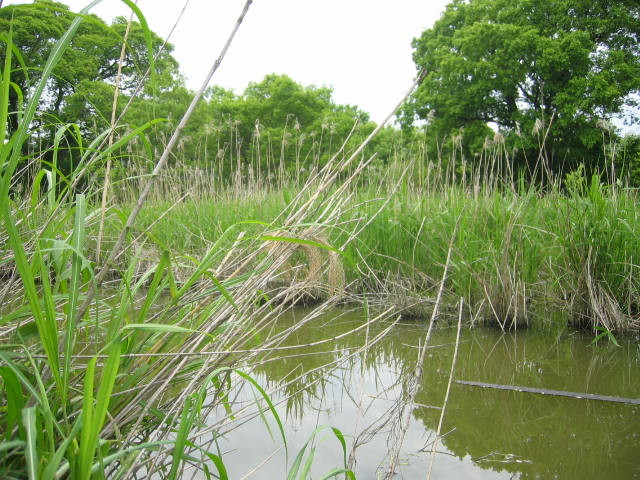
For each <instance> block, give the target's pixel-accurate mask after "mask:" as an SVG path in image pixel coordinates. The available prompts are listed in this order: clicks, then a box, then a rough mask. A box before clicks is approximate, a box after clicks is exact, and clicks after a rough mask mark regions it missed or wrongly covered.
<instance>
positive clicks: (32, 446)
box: [22, 407, 38, 480]
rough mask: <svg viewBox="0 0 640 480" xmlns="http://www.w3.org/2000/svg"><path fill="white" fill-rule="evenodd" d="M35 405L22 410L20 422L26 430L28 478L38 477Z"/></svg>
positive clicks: (34, 478)
mask: <svg viewBox="0 0 640 480" xmlns="http://www.w3.org/2000/svg"><path fill="white" fill-rule="evenodd" d="M36 416H37V412H36V407H28V408H25V409H24V410H22V423H23V425H24V428H25V431H26V438H27V442H26V443H27V445H26V449H25V452H24V456H25V460H26V462H27V472H28V473H29V479H30V480H37V479H38V449H37V445H36V442H37V439H38V430H37V427H36V420H37V419H36Z"/></svg>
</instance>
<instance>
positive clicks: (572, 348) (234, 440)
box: [220, 311, 640, 480]
mask: <svg viewBox="0 0 640 480" xmlns="http://www.w3.org/2000/svg"><path fill="white" fill-rule="evenodd" d="M303 313H304V312H301V311H298V312H297V313H294V314H293V316H292V317H290V318H282V319H281V320H280V321H279V325H278V327H279V328H287V327H289V326H291V325H292V322H294V321H296V319H295V318H293V317H295V316H298V317H299V316H301V315H302V314H303ZM362 322H363V316H362V313H359V312H357V313H350V314H345V313H344V312H340V311H337V312H333V313H332V314H331V315H328V316H324V317H322V318H318V319H316V320H314V321H313V322H311V323H309V324H307V325H306V326H304V327H302V328H300V329H299V330H297V331H296V333H295V334H294V335H293V336H292V337H291V338H289V339H288V340H287V342H286V344H285V345H299V344H310V343H313V342H317V341H320V340H322V339H327V338H334V337H338V336H340V335H343V334H344V333H346V332H349V331H350V330H352V329H354V328H356V327H357V326H359V325H361V324H362ZM387 326H388V323H379V324H375V325H373V326H371V328H370V329H369V331H368V332H367V331H366V330H365V331H361V332H358V333H355V334H349V335H345V336H344V337H341V338H339V339H338V340H336V341H333V342H330V343H323V344H319V345H314V346H306V347H299V348H295V349H293V350H287V351H284V352H281V354H278V355H270V356H269V361H266V362H265V363H263V364H262V365H260V366H258V367H256V368H255V370H254V373H253V374H254V376H255V378H256V379H257V380H258V381H259V382H260V383H261V384H262V385H263V386H266V387H267V388H268V389H273V388H276V387H277V386H279V385H282V384H283V383H285V382H286V381H289V380H291V379H292V378H294V377H297V376H299V378H298V379H297V380H295V381H293V382H290V383H289V384H287V386H286V387H285V391H286V393H287V394H293V393H295V392H300V393H298V394H296V395H293V396H292V397H291V398H290V399H289V400H288V401H286V402H282V403H280V404H279V405H278V409H279V412H280V414H281V416H282V418H283V422H284V427H285V430H286V435H287V440H288V442H289V464H290V463H291V461H292V457H295V455H296V453H297V452H298V450H299V449H300V448H301V447H302V445H303V444H304V443H305V442H306V441H307V440H308V438H309V436H310V435H311V434H312V433H313V431H314V429H315V428H316V427H317V426H319V425H331V426H335V427H338V428H339V429H340V430H341V431H342V432H343V433H344V435H345V436H346V440H347V448H348V450H349V451H350V449H351V448H352V446H353V444H354V440H356V439H357V440H358V443H359V444H360V445H359V446H358V447H357V448H356V451H355V459H356V463H355V467H354V470H355V472H356V475H357V478H358V479H360V480H361V479H377V478H384V474H385V471H386V468H387V466H388V453H389V451H390V450H392V449H393V448H395V447H396V446H397V445H399V436H398V434H397V426H398V420H399V411H398V410H393V407H394V406H395V405H397V400H398V399H399V398H402V396H403V392H405V391H406V387H405V384H404V379H405V376H406V374H408V373H409V372H411V371H412V370H413V368H414V367H415V362H416V359H417V356H418V345H419V342H420V341H421V340H422V339H424V336H425V333H426V327H425V326H423V325H420V324H416V323H402V324H398V325H396V326H395V327H394V328H393V330H392V331H391V332H390V333H389V334H388V335H387V336H386V337H385V338H384V339H382V340H381V341H379V342H378V343H376V344H375V345H374V346H372V347H371V348H370V349H368V350H367V352H366V354H365V353H363V352H362V351H358V350H359V349H360V348H361V347H362V346H363V345H364V344H365V342H366V339H367V338H369V339H371V338H373V337H375V335H376V334H378V333H380V332H381V331H382V330H383V329H384V328H385V327H387ZM455 335H456V332H455V329H454V328H445V329H439V330H437V331H435V332H434V333H433V335H432V338H431V342H430V345H432V346H434V348H431V349H429V350H428V352H427V358H426V362H425V365H424V372H425V373H424V378H423V382H422V385H421V389H420V391H419V393H418V394H417V397H416V404H417V405H416V406H415V408H414V409H413V410H412V412H411V415H410V424H409V428H408V430H407V432H406V435H405V436H404V440H403V442H402V446H401V455H400V465H399V467H398V469H397V475H396V476H394V477H393V478H404V479H414V478H415V479H418V478H419V479H422V478H425V476H426V472H427V469H428V463H429V458H430V451H431V442H432V440H433V438H434V431H435V429H436V428H437V425H438V420H439V417H440V409H439V408H433V407H440V406H441V405H442V402H443V399H444V395H445V390H446V387H447V382H448V378H449V370H450V366H451V360H452V357H453V351H454V343H455ZM590 341H591V338H589V337H586V336H583V335H580V334H569V335H565V336H563V337H562V338H560V339H556V338H552V337H549V336H546V335H544V334H540V333H535V332H527V331H519V332H517V333H516V334H506V335H505V334H502V333H501V332H499V331H494V330H486V329H476V330H466V331H463V332H462V336H461V343H460V346H459V353H458V361H457V365H456V370H455V378H456V379H459V380H472V381H480V382H487V383H498V384H508V385H518V386H527V387H537V388H546V389H555V390H566V391H573V392H585V393H594V394H601V395H614V396H620V397H629V398H640V346H639V344H638V342H637V341H635V340H628V341H625V342H622V345H623V348H615V347H612V346H610V345H609V346H603V345H601V346H593V345H590ZM336 361H341V362H340V363H339V365H338V366H337V368H333V367H325V365H330V364H334V362H336ZM334 367H335V365H334ZM245 395H248V396H249V398H253V397H252V396H251V395H250V394H249V393H248V392H245ZM277 398H278V397H277V396H276V397H275V399H277ZM280 398H284V397H280ZM265 415H267V416H268V413H266V414H265ZM269 424H270V425H271V429H272V434H273V439H272V438H271V437H270V435H269V433H268V431H267V429H266V428H265V424H264V421H263V420H260V419H257V420H255V421H251V422H248V423H245V424H243V425H241V426H239V427H237V428H236V429H234V431H233V432H231V433H230V434H229V437H228V441H224V442H222V443H221V444H220V447H221V449H222V450H223V451H224V452H225V453H224V455H223V458H224V460H225V464H226V465H227V467H228V468H229V470H230V472H229V473H230V478H241V477H242V476H243V475H245V474H247V473H249V472H251V471H252V469H253V468H255V467H257V466H258V465H260V464H261V463H262V462H263V461H264V460H265V459H267V458H268V457H269V456H270V455H272V454H273V456H272V457H271V458H270V459H269V460H267V461H266V463H264V464H263V465H262V466H261V467H260V468H259V469H258V470H257V471H256V472H255V473H254V474H252V475H251V476H250V478H259V479H275V478H286V468H287V467H286V461H285V454H284V451H283V450H282V449H280V450H278V449H279V448H280V447H281V445H282V441H281V439H279V438H278V433H277V427H276V426H275V422H273V421H269ZM442 432H448V433H447V434H446V435H445V436H444V438H443V439H442V441H441V443H440V445H439V448H438V453H437V454H436V457H435V463H434V469H433V473H432V477H431V478H433V479H458V478H469V479H498V478H499V479H502V478H505V479H508V478H520V479H534V478H536V479H537V478H539V479H552V478H556V479H586V478H594V479H595V478H598V479H625V480H627V479H636V478H637V479H640V406H639V405H629V404H622V403H610V402H602V401H594V400H583V399H573V398H564V397H555V396H548V395H537V394H531V393H520V392H512V391H503V390H493V389H485V388H477V387H471V386H464V385H458V384H453V385H452V389H451V393H450V397H449V402H448V405H447V408H446V412H445V421H444V426H443V429H442ZM368 433H371V435H368ZM316 445H317V449H316V452H315V458H314V462H313V464H314V468H313V470H312V471H313V474H314V477H313V478H319V477H320V476H321V474H323V473H326V472H328V471H330V470H331V469H332V468H334V467H340V466H341V465H342V463H341V462H342V451H341V449H340V445H339V443H338V441H337V440H336V439H335V437H333V436H332V435H331V434H330V432H329V431H328V430H324V431H322V432H321V433H320V434H319V435H318V436H317V442H316ZM349 451H348V452H347V453H349ZM274 452H275V453H274Z"/></svg>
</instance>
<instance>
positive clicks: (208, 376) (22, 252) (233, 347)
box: [0, 2, 349, 479]
mask: <svg viewBox="0 0 640 480" xmlns="http://www.w3.org/2000/svg"><path fill="white" fill-rule="evenodd" d="M128 3H130V2H128ZM249 3H250V2H248V3H247V6H248V5H249ZM136 12H137V13H138V15H141V13H140V12H139V11H138V10H137V9H136ZM244 12H246V8H245V10H244ZM81 21H82V17H77V18H76V19H75V21H74V22H73V24H72V26H71V28H70V30H69V31H68V32H67V33H66V34H65V35H64V36H63V38H61V40H60V42H58V44H57V45H56V47H55V48H54V50H53V53H52V55H51V58H50V59H49V61H48V63H47V65H46V66H45V68H44V70H43V75H42V80H40V82H39V83H38V85H37V86H36V87H35V88H34V90H33V91H32V92H29V93H30V96H29V98H28V100H27V103H26V104H25V105H24V111H22V112H20V115H16V114H15V112H8V109H7V108H4V110H2V111H1V112H0V114H1V118H0V124H1V126H2V128H1V129H0V130H1V131H2V132H10V136H9V137H8V138H7V141H6V142H1V143H0V145H2V146H1V147H0V165H2V170H1V173H2V177H1V184H0V203H1V212H0V214H1V216H2V221H1V223H0V245H1V246H2V250H1V256H0V269H1V271H2V276H3V278H4V279H5V283H4V287H3V289H2V302H1V307H0V308H1V311H2V316H1V320H0V345H1V346H0V362H1V363H0V385H1V387H2V397H1V401H0V437H1V438H0V451H1V452H2V455H0V475H1V476H3V477H7V478H32V479H36V478H44V479H53V478H61V477H63V478H71V479H89V478H106V477H125V478H130V477H136V476H145V477H150V476H154V475H155V476H161V477H162V478H165V477H166V478H177V477H178V476H179V475H180V472H182V470H183V468H184V467H185V466H187V465H189V466H190V467H191V468H196V469H198V470H200V471H202V472H203V473H204V474H205V475H207V476H209V475H211V474H212V473H214V472H215V473H216V475H217V476H218V477H219V478H225V477H226V470H225V467H224V461H223V459H222V455H221V452H219V451H218V450H217V448H216V445H215V441H214V442H213V443H212V442H211V437H212V434H213V438H214V440H215V436H216V431H217V429H218V427H219V425H221V424H224V422H225V421H226V419H228V417H231V416H233V414H234V411H233V409H234V405H233V404H232V403H229V401H228V400H227V399H226V394H225V392H226V391H227V390H228V385H229V383H230V382H231V383H232V384H237V383H240V382H246V383H247V384H249V385H250V386H251V387H252V388H254V389H255V390H256V392H257V396H258V398H262V399H264V401H265V402H266V404H267V405H268V408H267V409H266V411H265V412H264V413H266V414H268V415H271V416H273V417H274V418H275V420H276V422H277V424H278V425H279V426H280V427H279V430H280V433H282V426H281V420H280V418H279V417H278V414H277V412H276V410H275V408H274V406H273V404H272V403H271V402H270V400H269V396H268V395H267V393H266V392H265V391H264V390H263V389H262V388H261V387H260V386H259V385H258V384H257V383H256V382H255V381H254V380H253V379H252V378H251V377H250V376H249V375H248V374H246V373H245V372H243V371H241V370H239V369H238V367H240V366H242V367H243V368H248V366H249V365H251V363H252V361H254V360H255V358H257V356H258V354H259V352H261V351H264V350H268V349H269V348H271V347H273V346H275V345H277V344H278V343H279V342H280V341H281V340H282V339H281V338H279V337H272V336H270V335H269V332H270V330H271V326H272V325H273V322H275V321H276V320H277V318H278V317H279V315H280V314H281V313H282V312H283V311H285V310H286V309H287V308H291V305H292V303H293V302H292V301H287V302H284V301H283V299H291V300H295V299H296V298H297V297H298V296H300V295H301V293H300V292H301V288H300V286H299V285H295V284H293V283H291V284H290V285H289V286H285V288H283V289H282V290H281V291H279V292H277V293H276V294H274V295H273V297H272V298H269V297H268V296H267V295H266V294H265V293H264V292H265V290H266V288H267V282H268V280H269V279H271V278H272V277H273V276H274V275H276V273H277V272H281V271H282V270H283V268H286V264H287V261H288V260H289V259H290V258H292V257H293V256H294V255H296V254H298V250H299V249H300V248H301V246H302V247H305V246H310V245H314V247H315V248H320V249H327V250H328V251H331V248H332V247H330V246H329V245H326V244H324V243H320V242H318V241H316V239H318V238H321V237H322V235H321V233H322V231H323V230H324V228H325V225H326V226H329V225H331V223H332V222H336V221H337V219H338V218H339V211H338V209H339V208H340V202H337V203H336V202H335V201H334V200H333V199H331V198H330V197H328V196H327V195H326V193H323V192H327V191H328V189H329V187H330V186H331V185H332V184H333V183H334V180H335V178H336V175H334V173H333V172H334V171H336V169H340V168H341V167H342V166H343V165H344V164H342V163H338V162H334V164H333V165H331V166H329V167H327V169H325V170H324V171H323V172H322V173H321V174H320V173H319V174H318V175H316V176H315V178H314V179H312V180H311V182H313V183H314V188H315V191H316V192H317V194H318V195H317V196H316V197H315V198H314V199H313V200H312V201H310V202H304V203H299V204H298V205H297V206H294V207H292V208H290V209H289V210H286V211H284V213H283V214H282V215H280V217H279V221H278V223H272V222H268V223H266V222H253V223H251V224H248V223H244V224H243V223H239V222H238V219H237V218H236V219H233V221H229V222H227V223H226V224H223V225H222V226H221V227H220V229H219V230H216V231H215V232H209V231H205V230H203V231H201V232H200V238H201V240H202V243H201V244H200V245H199V246H198V247H199V248H197V249H195V248H194V249H187V248H185V245H181V248H178V249H176V248H175V244H180V237H173V238H171V239H169V240H167V241H166V242H165V243H164V244H163V243H160V242H157V241H155V240H156V239H154V238H153V237H152V236H149V234H148V232H147V228H146V226H145V225H144V222H142V223H141V222H139V220H138V219H137V218H136V216H137V210H139V209H140V208H141V207H142V206H143V205H144V203H145V201H146V198H145V195H146V194H143V195H141V196H139V197H138V198H137V200H136V203H135V205H127V206H125V207H115V206H114V207H112V208H108V209H107V208H105V207H103V206H101V205H100V203H101V202H100V200H99V197H100V196H101V194H102V192H101V189H100V188H90V189H89V190H87V191H84V192H82V191H79V189H78V186H79V185H81V184H88V182H87V181H86V180H85V178H84V177H85V176H86V174H87V172H88V171H94V170H95V169H96V168H98V167H97V166H98V165H99V164H100V163H101V161H102V160H103V159H105V158H107V157H108V156H109V154H110V153H111V152H114V151H116V150H117V148H119V146H122V145H124V144H126V142H127V141H129V140H130V139H131V138H132V137H131V135H128V136H125V137H122V138H119V139H117V140H115V141H114V142H113V143H112V144H111V145H110V146H107V147H104V146H100V141H101V140H104V139H106V138H107V136H108V134H109V133H110V131H109V130H108V131H105V132H104V133H103V134H102V135H100V136H99V138H98V140H96V141H95V142H94V143H93V144H91V145H89V146H88V147H87V148H86V149H84V150H82V151H80V155H81V157H82V162H81V163H80V164H79V165H77V166H76V169H75V170H74V171H73V172H72V173H71V175H70V176H67V177H65V176H63V175H61V174H60V172H59V171H58V170H57V166H56V163H55V160H54V162H53V163H45V162H41V161H40V160H39V158H38V157H33V156H25V155H24V153H23V152H24V151H25V150H26V149H25V146H26V144H27V143H28V142H29V141H30V136H31V135H33V134H34V132H33V131H31V130H30V128H31V126H32V124H33V119H34V118H35V115H36V112H37V106H38V103H39V101H40V96H41V95H42V92H43V91H44V86H45V85H46V81H47V78H48V75H49V74H50V72H51V70H52V68H53V67H54V66H55V64H56V63H57V62H58V61H59V60H60V58H61V55H62V53H63V52H64V49H65V47H66V46H67V45H68V44H69V41H70V40H71V38H72V36H73V33H74V29H76V28H77V26H78V24H79V23H80V22H81ZM240 22H241V18H240V20H239V22H238V24H237V25H236V28H237V26H239V23H240ZM141 23H142V24H144V25H146V24H145V23H144V22H141ZM148 34H149V33H148V32H147V35H148ZM7 41H8V45H7V48H6V55H5V63H4V65H3V70H2V78H3V83H2V90H1V92H0V93H1V98H0V104H2V105H3V106H4V107H6V105H8V98H9V94H10V92H9V88H10V78H11V77H10V75H11V71H12V68H13V58H12V55H11V52H12V51H13V50H12V45H11V37H10V35H9V38H8V39H7ZM225 48H226V47H225ZM216 64H219V61H218V62H217V63H216ZM10 123H15V125H17V126H16V128H15V129H14V130H9V128H8V125H9V124H10ZM57 128H58V131H59V132H65V131H67V130H70V131H72V132H76V130H77V129H74V128H73V126H66V125H60V126H58V127H57ZM142 131H143V129H142V130H140V131H138V132H137V133H138V134H140V133H142ZM60 135H62V134H60ZM56 138H59V137H58V136H56ZM52 148H53V153H54V155H53V158H54V159H55V158H56V155H57V153H58V152H59V151H60V150H61V149H62V148H63V147H62V146H61V144H59V143H57V142H56V144H54V145H53V146H52ZM168 155H169V153H168V152H167V151H165V153H164V154H163V156H162V157H161V161H160V162H159V164H158V165H156V170H160V169H161V168H162V158H164V159H166V158H167V157H168ZM23 165H26V168H24V169H22V166H23ZM19 166H20V167H21V169H19V168H18V167H19ZM23 172H32V175H31V174H24V173H23ZM154 179H155V178H154V176H151V177H147V178H146V179H145V180H146V181H148V183H146V184H145V185H146V186H145V189H147V190H148V189H150V187H151V186H152V185H153V181H154ZM27 181H28V182H30V183H29V184H28V185H26V188H24V185H25V182H27ZM18 184H21V185H23V189H22V193H21V194H18V193H17V192H18V190H19V188H18ZM143 191H144V190H143ZM213 208H216V209H218V207H216V206H215V205H214V206H213ZM318 212H322V218H320V217H319V214H318ZM108 215H110V217H109V221H110V222H112V221H115V222H116V223H110V226H111V228H116V229H117V231H116V232H113V230H112V232H113V233H114V238H113V239H112V240H113V241H112V242H111V244H108V243H105V242H102V233H100V229H101V227H100V225H99V224H100V219H101V217H103V216H108ZM188 223H190V222H185V224H188ZM174 230H175V231H178V230H179V229H177V228H174ZM280 232H286V234H282V233H280ZM137 233H142V237H141V238H140V239H138V238H137ZM151 242H154V244H155V245H158V246H159V247H160V248H159V249H158V256H157V257H155V258H154V259H153V261H151V262H146V261H145V258H144V256H145V255H144V254H145V251H146V250H145V249H146V248H148V247H147V246H146V243H151ZM100 243H101V244H102V248H105V249H106V250H105V251H107V252H110V253H108V254H106V255H104V256H101V255H97V251H98V246H97V245H98V244H100ZM165 247H166V248H165ZM109 248H110V250H109ZM167 248H171V249H172V251H169V250H168V249H167ZM196 250H197V252H196ZM194 252H196V253H197V255H195V256H194V255H193V253H194ZM189 253H192V255H189ZM114 273H115V274H114ZM292 275H293V276H295V275H296V272H293V273H292ZM107 280H108V281H107ZM330 305H331V302H325V303H323V304H321V305H319V306H318V307H317V308H316V309H315V311H314V312H311V315H317V314H318V312H320V311H323V310H324V309H326V308H329V306H330ZM258 346H259V348H256V347H258ZM218 405H225V406H226V407H228V408H227V410H228V411H227V416H226V417H224V416H223V417H218V418H216V419H215V420H214V421H213V422H211V421H210V420H208V421H207V422H205V419H207V418H208V417H210V414H211V412H213V411H215V410H216V408H217V406H218ZM333 431H334V433H335V434H336V437H337V438H338V439H339V440H341V443H344V439H343V437H342V435H341V434H339V431H338V430H337V429H336V430H333ZM282 441H283V443H284V445H285V448H286V438H284V437H282ZM298 458H300V459H302V456H299V457H298ZM309 464H310V460H306V461H305V463H304V464H302V465H301V464H300V463H297V464H294V468H293V469H292V475H291V478H296V477H297V476H298V470H299V471H300V472H302V474H304V472H306V471H308V468H309ZM345 473H346V474H348V473H349V472H348V471H347V470H346V469H345V468H340V467H337V469H336V470H334V471H333V473H331V472H330V473H329V474H328V475H327V476H326V478H330V477H333V476H335V475H338V474H345Z"/></svg>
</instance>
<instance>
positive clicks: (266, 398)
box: [234, 370, 288, 456]
mask: <svg viewBox="0 0 640 480" xmlns="http://www.w3.org/2000/svg"><path fill="white" fill-rule="evenodd" d="M234 372H236V373H237V374H238V375H240V376H241V377H242V378H244V379H245V380H246V381H247V382H249V383H250V384H251V385H253V386H254V388H255V389H256V390H258V392H260V395H262V398H264V401H265V402H267V405H268V406H269V410H271V414H272V415H273V418H274V419H275V420H276V423H277V424H278V429H279V430H280V435H281V436H282V443H283V444H284V451H285V455H286V456H288V451H287V436H286V435H285V433H284V427H283V426H282V421H281V420H280V415H278V412H277V411H276V407H275V406H274V405H273V402H272V401H271V398H269V395H268V394H267V392H265V391H264V389H263V388H262V387H261V386H260V385H259V384H258V382H256V381H255V379H253V378H252V377H251V376H249V375H247V374H246V373H243V372H241V371H239V370H234Z"/></svg>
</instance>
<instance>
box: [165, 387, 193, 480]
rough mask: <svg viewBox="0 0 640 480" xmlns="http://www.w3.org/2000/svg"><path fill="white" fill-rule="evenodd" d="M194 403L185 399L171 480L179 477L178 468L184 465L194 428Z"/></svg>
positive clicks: (174, 449)
mask: <svg viewBox="0 0 640 480" xmlns="http://www.w3.org/2000/svg"><path fill="white" fill-rule="evenodd" d="M191 407H192V403H191V397H190V396H188V397H187V398H186V399H185V402H184V407H183V408H182V416H181V418H180V428H179V429H178V433H177V435H176V442H175V445H174V447H173V460H172V463H171V471H170V472H169V477H168V478H169V479H170V480H175V479H176V478H177V477H178V468H180V464H181V463H182V456H183V454H184V449H185V446H186V444H187V436H188V435H189V432H190V431H191V427H192V426H193V412H192V411H191Z"/></svg>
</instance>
